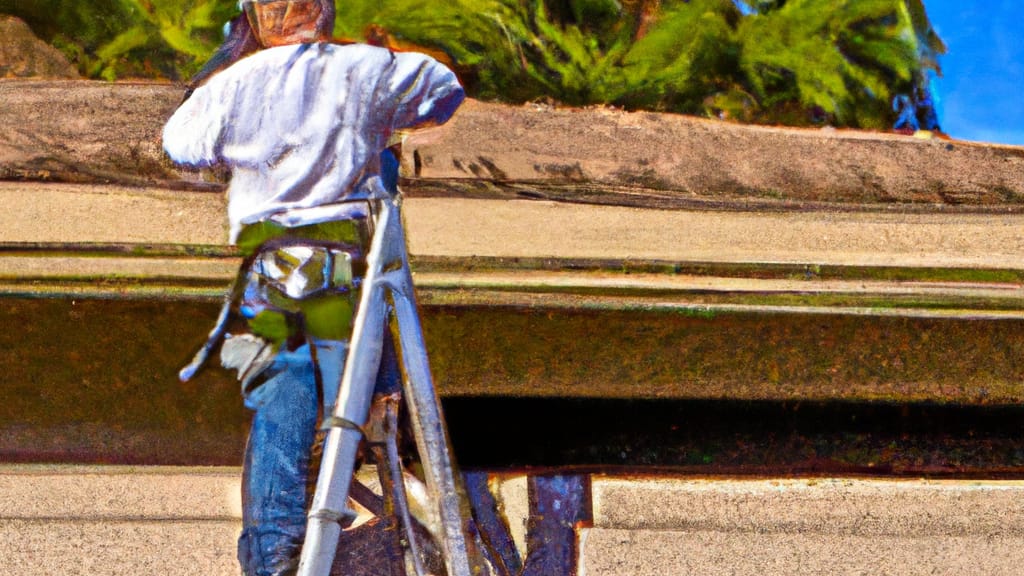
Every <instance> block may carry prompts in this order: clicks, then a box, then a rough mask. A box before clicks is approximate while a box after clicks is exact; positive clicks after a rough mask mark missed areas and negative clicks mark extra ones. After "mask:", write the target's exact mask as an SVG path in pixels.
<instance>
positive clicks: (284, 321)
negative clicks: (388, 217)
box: [237, 202, 372, 348]
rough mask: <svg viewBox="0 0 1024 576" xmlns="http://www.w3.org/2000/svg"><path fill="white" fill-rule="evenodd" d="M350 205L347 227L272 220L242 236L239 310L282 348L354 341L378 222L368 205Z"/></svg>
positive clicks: (247, 228) (239, 241)
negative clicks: (374, 225)
mask: <svg viewBox="0 0 1024 576" xmlns="http://www.w3.org/2000/svg"><path fill="white" fill-rule="evenodd" d="M349 204H353V205H355V206H353V207H352V208H353V209H352V210H350V211H348V213H347V214H344V215H345V216H346V218H345V219H344V220H328V221H324V222H319V223H315V224H305V225H300V226H287V225H286V224H287V223H286V222H285V223H282V222H281V221H280V220H275V219H273V218H270V219H267V220H262V221H260V222H258V223H255V224H251V225H248V226H245V227H243V228H242V230H241V231H240V233H239V236H238V239H237V244H238V246H239V248H240V249H241V250H242V251H243V253H246V254H247V256H248V258H247V259H246V262H247V263H248V271H247V272H246V276H245V286H244V289H243V290H242V294H241V298H240V301H239V302H238V303H237V305H238V308H237V309H238V312H240V314H241V316H242V317H244V318H245V319H246V320H247V322H248V325H249V329H250V330H251V331H252V333H253V334H254V335H256V336H259V337H260V338H263V339H264V340H267V341H268V342H271V343H273V344H274V345H275V348H279V347H280V346H282V345H288V348H294V347H296V346H298V345H300V344H301V343H302V342H305V341H306V340H307V338H308V337H314V338H319V339H327V340H347V339H348V338H349V337H350V335H351V331H352V320H353V318H354V316H355V311H356V306H357V304H358V302H359V288H360V285H361V281H362V278H363V277H364V276H365V275H366V251H367V249H368V245H369V241H370V238H371V237H372V218H371V216H370V212H369V204H368V203H366V202H352V203H349Z"/></svg>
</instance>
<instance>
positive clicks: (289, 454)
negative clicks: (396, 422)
mask: <svg viewBox="0 0 1024 576" xmlns="http://www.w3.org/2000/svg"><path fill="white" fill-rule="evenodd" d="M385 332H386V331H385ZM389 336H390V335H389V334H386V336H385V342H384V353H383V357H382V358H381V370H380V372H379V374H378V376H377V389H378V390H383V389H394V388H395V387H397V386H400V382H401V380H400V376H399V372H398V365H397V357H396V354H395V349H394V345H393V344H392V343H391V339H390V337H389ZM315 345H316V350H317V364H318V365H319V368H320V373H321V377H322V382H323V383H324V386H323V388H324V390H323V392H324V394H323V396H324V397H323V400H322V402H323V404H322V407H323V410H324V413H325V414H328V413H329V412H330V410H331V408H332V407H333V406H334V402H335V400H336V396H337V384H338V382H340V381H341V374H342V370H343V369H344V366H345V356H346V354H347V353H348V342H345V341H332V340H320V341H316V343H315ZM259 378H260V380H263V382H262V384H259V385H258V386H256V387H255V388H254V389H252V390H251V391H249V392H248V393H247V394H246V396H245V405H246V407H247V408H249V409H250V410H253V411H254V415H253V420H252V428H251V429H250V431H249V441H248V444H247V446H246V450H245V463H244V470H243V475H242V508H243V509H242V534H241V536H240V537H239V539H238V560H239V562H240V563H241V565H242V569H243V571H244V572H245V574H246V575H249V576H256V575H258V576H264V575H281V574H290V573H293V572H294V570H295V568H296V567H297V566H298V558H299V554H300V552H301V550H302V542H303V539H304V537H305V534H306V509H307V505H308V497H309V496H311V493H310V492H308V491H307V487H309V488H312V484H313V483H315V478H313V479H311V478H310V474H309V470H310V461H311V458H312V453H313V445H314V442H315V441H316V425H317V412H318V405H317V404H318V398H317V396H318V392H317V386H316V379H315V373H314V367H313V362H312V358H311V355H310V353H309V346H308V345H303V346H301V347H299V348H297V349H296V350H294V351H287V350H282V351H281V352H279V353H278V355H277V357H276V358H275V360H274V363H273V365H271V366H270V367H269V368H268V369H267V370H266V371H265V372H264V373H263V374H262V375H261V376H260V377H259ZM311 480H312V481H311Z"/></svg>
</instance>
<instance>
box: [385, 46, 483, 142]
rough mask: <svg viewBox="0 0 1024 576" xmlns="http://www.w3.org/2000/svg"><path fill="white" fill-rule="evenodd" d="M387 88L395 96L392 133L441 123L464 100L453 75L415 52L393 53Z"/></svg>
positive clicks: (428, 58) (436, 62) (445, 68)
mask: <svg viewBox="0 0 1024 576" xmlns="http://www.w3.org/2000/svg"><path fill="white" fill-rule="evenodd" d="M390 89H391V91H392V92H391V93H392V94H396V95H397V97H398V106H397V108H396V109H395V116H394V123H393V127H394V129H395V130H402V129H405V128H419V127H426V126H432V125H436V124H444V123H445V122H447V121H448V119H449V118H451V117H452V114H454V113H455V110H456V109H457V108H458V107H459V105H460V104H462V101H463V100H464V99H465V97H466V93H465V91H464V90H463V89H462V85H461V84H459V80H458V78H456V77H455V73H454V72H452V71H451V70H449V69H448V68H447V67H446V66H444V65H443V64H441V63H440V62H438V61H436V60H434V59H433V58H431V57H429V56H426V55H424V54H418V53H415V52H399V53H396V54H395V68H394V74H393V75H392V77H391V85H390Z"/></svg>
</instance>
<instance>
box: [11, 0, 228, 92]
mask: <svg viewBox="0 0 1024 576" xmlns="http://www.w3.org/2000/svg"><path fill="white" fill-rule="evenodd" d="M0 13H3V14H12V15H14V16H18V17H20V18H23V19H24V20H25V21H26V22H28V24H29V25H30V26H31V27H32V28H33V30H34V31H35V32H36V33H37V34H38V35H39V36H40V37H41V38H43V39H44V40H46V41H48V42H50V43H52V44H53V45H54V46H56V47H57V48H59V49H60V50H61V51H63V52H64V53H65V54H66V55H67V56H68V57H69V58H70V59H71V61H72V62H74V63H75V64H76V65H77V66H78V68H79V70H81V71H82V72H83V73H84V74H85V75H87V76H89V77H94V78H105V79H108V80H113V79H115V78H118V77H140V76H141V77H154V76H163V77H170V78H182V77H188V75H190V74H191V73H192V72H194V71H195V70H197V69H198V68H199V67H200V66H202V63H203V62H204V61H205V60H206V58H208V57H209V56H210V54H211V53H212V51H213V50H214V49H215V48H216V47H217V45H218V44H219V43H220V41H221V38H222V36H221V27H222V26H223V24H224V22H226V21H227V19H228V18H229V17H230V16H231V15H233V14H235V13H237V7H236V2H235V1H234V0H91V1H90V2H67V1H65V0H33V1H31V2H23V1H19V0H0Z"/></svg>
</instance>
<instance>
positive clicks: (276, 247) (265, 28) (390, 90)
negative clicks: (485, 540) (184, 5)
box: [163, 0, 464, 575]
mask: <svg viewBox="0 0 1024 576" xmlns="http://www.w3.org/2000/svg"><path fill="white" fill-rule="evenodd" d="M241 5H242V8H243V9H244V11H245V18H244V20H242V19H239V20H236V28H235V29H234V30H233V32H232V35H233V36H234V37H236V39H240V40H239V41H238V42H237V43H236V45H235V46H234V47H233V49H234V50H235V51H236V52H239V53H238V54H234V57H236V58H237V57H238V56H240V55H242V53H244V52H251V51H252V49H253V48H254V43H255V44H256V45H258V46H255V47H256V48H265V49H263V50H259V51H257V52H255V53H253V54H251V55H249V56H248V57H246V58H242V59H240V60H238V61H237V62H234V63H232V61H231V59H230V58H229V59H228V60H227V61H226V62H224V61H217V62H211V65H215V66H216V67H218V68H223V69H222V70H220V71H219V72H217V73H216V74H213V75H209V74H207V75H209V78H208V79H207V81H206V82H205V83H204V84H202V85H201V86H199V87H197V88H195V90H194V91H193V92H191V94H190V96H189V97H188V98H187V99H186V101H185V102H184V103H183V104H182V105H181V107H180V108H179V109H178V110H177V111H176V112H175V113H174V115H173V116H172V117H171V118H170V120H169V121H168V122H167V125H166V126H165V128H164V134H163V138H164V148H165V150H166V151H167V153H168V154H169V155H170V157H171V158H172V159H173V160H174V161H176V162H179V163H182V164H186V165H190V166H195V167H205V166H210V165H213V164H224V165H226V166H228V167H229V168H230V169H231V182H230V184H229V187H228V220H229V222H230V240H231V242H232V243H234V244H236V245H237V246H238V247H239V249H240V251H241V252H242V254H243V255H245V262H244V264H243V267H242V270H240V272H239V275H238V278H237V280H236V285H235V287H234V288H233V289H232V292H231V295H230V296H229V297H228V299H227V302H226V304H225V308H224V309H223V310H222V313H221V317H220V318H219V319H218V323H217V326H216V327H215V328H214V330H213V332H211V335H210V339H209V341H208V342H207V344H206V345H205V346H204V347H203V348H202V349H201V350H200V351H199V353H198V354H197V355H196V358H195V360H194V361H193V363H192V364H191V365H189V366H188V367H186V368H185V369H183V370H182V373H181V377H182V378H183V379H187V378H190V377H191V376H192V375H194V373H195V372H196V370H198V368H199V367H200V366H201V365H202V363H203V362H204V361H205V360H206V358H207V356H208V355H209V354H210V353H211V352H212V351H213V350H214V349H215V348H216V346H217V345H219V344H220V343H221V342H222V341H223V344H222V350H221V358H222V362H223V363H224V365H225V366H226V367H229V368H235V369H237V370H238V375H239V380H240V381H241V383H242V390H243V395H244V398H245V404H246V406H247V407H249V408H250V409H252V410H253V411H254V412H255V413H254V417H253V423H252V428H251V431H250V435H249V442H248V446H247V448H246V455H245V468H244V478H243V506H244V510H243V530H242V534H241V536H240V538H239V544H238V554H239V561H240V562H241V564H242V568H243V571H244V572H245V574H247V575H271V574H273V575H283V574H294V573H295V572H296V570H297V569H298V563H299V555H300V550H301V547H302V545H303V541H304V538H305V537H306V525H307V517H306V512H307V503H308V499H307V493H308V486H309V485H310V484H311V483H312V481H313V480H314V479H313V478H311V477H310V474H311V472H310V468H311V466H310V465H311V463H312V462H313V460H314V458H315V457H314V451H313V447H314V445H315V443H316V442H315V440H316V427H317V422H318V421H319V420H324V421H326V422H327V423H328V424H329V425H331V426H333V427H334V428H335V429H339V430H340V435H341V436H344V434H345V429H348V430H349V431H350V432H353V431H354V432H356V433H358V434H361V433H362V430H361V429H359V428H360V426H361V425H362V422H360V421H353V420H358V418H357V419H352V418H347V417H346V416H345V415H344V413H343V411H342V410H340V409H339V411H338V412H335V411H334V410H333V408H334V405H335V403H336V400H337V398H336V396H337V393H338V382H340V381H341V379H342V373H343V372H344V366H345V362H346V357H347V356H348V348H349V339H350V335H351V333H352V327H353V318H354V317H355V316H356V312H357V308H358V303H359V302H360V299H361V296H360V289H361V288H363V278H362V277H363V276H364V274H366V272H367V270H371V271H372V270H373V268H374V264H375V263H374V262H373V261H372V258H371V259H369V261H368V258H367V257H368V252H369V249H370V243H371V238H374V237H375V234H377V232H385V231H386V230H384V228H387V229H389V230H390V231H391V232H392V236H391V238H390V242H391V243H394V242H395V238H394V234H393V233H394V232H395V228H394V227H395V226H398V232H399V234H398V236H399V238H400V237H401V235H400V227H401V223H400V221H398V214H397V208H396V205H395V200H396V199H397V188H396V180H397V159H396V157H395V156H394V154H392V152H391V151H390V150H389V146H391V145H392V144H394V142H395V139H396V137H397V136H398V135H399V134H400V133H401V132H402V131H406V130H410V129H415V128H419V127H425V126H429V125H434V124H440V123H443V122H445V121H447V120H448V119H449V118H450V117H451V115H452V114H453V113H454V112H455V110H456V108H457V107H458V106H459V104H460V103H461V102H462V100H463V97H464V94H463V90H462V88H461V86H460V85H459V83H458V81H457V79H456V77H455V75H454V74H453V73H452V72H451V71H450V70H449V69H448V68H446V67H445V66H443V65H441V64H440V63H438V62H437V61H435V60H433V59H431V58H430V57H428V56H425V55H422V54H415V53H393V52H391V51H389V50H386V49H383V48H377V47H371V46H366V45H358V44H353V45H344V46H343V45H337V44H331V43H330V42H329V41H330V39H331V36H332V31H333V24H334V5H333V2H332V1H331V0H269V1H261V0H245V1H243V2H242V3H241ZM237 26H240V28H239V27H237ZM240 29H241V30H243V31H244V33H239V32H238V30H240ZM224 64H230V65H229V66H227V67H223V65H224ZM381 211H383V212H385V213H389V214H390V216H389V218H388V219H386V221H385V222H378V219H379V218H380V217H381V214H380V212H381ZM378 228H380V229H379V230H378ZM381 241H382V242H384V244H385V246H384V248H383V250H384V252H387V251H388V249H389V246H388V245H387V242H388V241H389V240H388V239H383V240H381ZM402 241H404V240H402ZM377 243H378V240H377V239H374V245H376V244H377ZM390 249H391V250H392V251H393V250H394V249H395V247H394V246H390ZM385 256H387V254H385ZM392 256H394V255H393V254H392ZM400 256H401V258H399V259H400V260H401V263H402V265H403V266H404V264H405V261H404V246H402V248H401V255H400ZM406 271H407V268H406ZM232 311H237V312H239V313H240V315H241V316H243V317H244V318H245V319H246V321H247V326H248V330H247V332H248V333H246V334H239V335H231V334H227V333H226V326H227V322H228V318H229V316H230V315H231V312H232ZM378 320H380V321H383V319H382V318H379V319H378ZM399 320H401V318H399ZM371 321H372V320H371ZM381 328H382V327H377V330H376V334H379V335H380V336H381V337H382V338H383V340H382V341H381V342H379V343H378V344H377V354H378V357H380V356H381V355H382V356H383V361H382V362H380V364H379V365H380V370H379V372H378V373H377V374H376V381H377V389H378V391H388V390H396V389H398V388H399V387H400V386H401V384H400V383H399V382H398V380H399V378H400V377H399V375H398V371H397V364H396V359H395V358H396V356H395V353H394V345H393V344H392V343H390V339H389V338H388V337H387V330H386V329H381ZM416 328H417V329H418V326H416ZM402 340H403V344H404V343H405V338H404V337H403V338H402ZM404 352H408V351H404ZM403 355H404V354H403ZM366 370H372V371H374V372H376V371H377V367H376V365H374V366H371V367H370V368H365V369H364V370H363V372H366ZM428 376H429V373H428ZM370 377H371V378H373V377H374V375H373V374H371V375H370ZM428 384H429V383H428ZM342 394H345V395H346V398H348V396H350V395H351V390H349V391H348V392H345V391H343V392H342ZM342 402H343V403H345V402H348V400H347V399H343V400H342ZM434 402H435V404H436V400H435V401H434ZM339 413H340V414H339ZM361 418H363V419H364V420H365V414H364V415H363V416H362V417H361ZM437 425H438V426H442V427H443V422H438V423H437ZM346 427H347V428H346ZM442 429H443V428H442ZM331 449H333V448H331ZM348 466H351V464H348ZM342 468H344V466H342ZM350 471H351V469H350V468H349V472H350ZM449 472H450V470H449ZM346 481H347V480H346ZM345 488H346V492H347V484H346V486H345ZM319 496H320V495H319V494H318V497H319ZM314 504H315V503H314ZM333 512H334V513H339V512H347V511H346V510H341V511H339V510H334V511H333ZM326 516H329V514H327V513H326V512H322V513H321V514H320V515H319V516H318V518H320V519H321V520H322V519H323V517H326ZM340 516H341V517H338V518H334V519H333V520H334V521H337V522H343V521H344V520H345V519H346V518H344V516H345V514H344V513H341V514H340ZM328 544H329V543H328ZM331 554H333V550H331ZM449 563H450V560H449ZM451 570H452V567H451V566H449V571H450V573H451Z"/></svg>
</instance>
